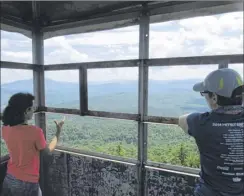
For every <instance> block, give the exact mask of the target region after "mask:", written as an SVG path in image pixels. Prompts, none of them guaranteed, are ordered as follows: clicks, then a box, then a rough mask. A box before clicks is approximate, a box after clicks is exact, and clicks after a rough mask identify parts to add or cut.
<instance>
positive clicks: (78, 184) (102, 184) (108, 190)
mask: <svg viewBox="0 0 244 196" xmlns="http://www.w3.org/2000/svg"><path fill="white" fill-rule="evenodd" d="M45 168H46V172H45V174H47V176H46V177H45V190H44V192H45V195H60V196H110V195H111V196H133V195H136V185H137V175H136V166H134V165H127V164H122V163H116V162H111V161H106V160H99V159H94V158H90V157H84V156H78V155H71V154H65V153H59V152H55V154H54V155H53V156H52V157H50V158H49V160H46V163H45Z"/></svg>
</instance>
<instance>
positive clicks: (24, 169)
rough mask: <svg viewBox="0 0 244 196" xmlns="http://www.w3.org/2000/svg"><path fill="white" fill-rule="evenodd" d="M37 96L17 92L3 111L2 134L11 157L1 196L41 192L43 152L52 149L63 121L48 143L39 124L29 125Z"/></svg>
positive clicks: (31, 195)
mask: <svg viewBox="0 0 244 196" xmlns="http://www.w3.org/2000/svg"><path fill="white" fill-rule="evenodd" d="M34 99H35V97H34V96H33V95H32V94H29V93H17V94H14V95H13V96H12V97H11V98H10V99H9V102H8V105H7V107H6V108H5V110H4V112H3V119H2V121H3V127H2V137H3V139H4V141H5V143H6V146H7V149H8V152H9V156H10V159H9V161H8V167H7V173H6V176H5V178H4V181H3V187H2V194H1V195H2V196H41V195H42V193H41V190H40V186H39V183H38V182H39V175H40V174H39V168H40V153H44V154H49V153H50V152H52V151H53V150H54V149H55V147H56V145H57V142H58V140H59V136H60V132H61V129H62V126H63V124H64V120H63V121H61V122H56V121H54V122H55V124H56V129H57V130H56V134H55V136H54V138H53V139H52V141H51V142H50V144H49V145H47V144H46V140H45V137H44V134H43V131H42V129H41V128H40V127H37V126H34V125H29V124H28V121H29V120H31V119H32V117H33V113H34V112H35V111H36V107H35V106H34V103H33V102H34Z"/></svg>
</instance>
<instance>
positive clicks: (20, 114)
mask: <svg viewBox="0 0 244 196" xmlns="http://www.w3.org/2000/svg"><path fill="white" fill-rule="evenodd" d="M34 100H35V97H34V96H33V95H32V94H30V93H16V94H14V95H12V97H10V99H9V101H8V105H7V107H6V108H5V109H4V111H3V118H2V121H3V125H5V126H15V125H18V124H21V123H24V121H25V112H26V110H27V109H28V108H29V107H32V106H33V101H34Z"/></svg>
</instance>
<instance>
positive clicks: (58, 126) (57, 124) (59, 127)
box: [54, 116, 65, 130]
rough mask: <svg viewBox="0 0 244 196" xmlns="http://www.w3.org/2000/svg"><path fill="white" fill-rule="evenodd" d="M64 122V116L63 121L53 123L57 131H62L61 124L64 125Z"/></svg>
mask: <svg viewBox="0 0 244 196" xmlns="http://www.w3.org/2000/svg"><path fill="white" fill-rule="evenodd" d="M64 121H65V116H64V118H63V120H62V121H60V122H57V121H56V120H55V121H54V123H55V124H56V128H57V129H58V130H61V129H62V127H63V124H64Z"/></svg>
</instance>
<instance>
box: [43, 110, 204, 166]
mask: <svg viewBox="0 0 244 196" xmlns="http://www.w3.org/2000/svg"><path fill="white" fill-rule="evenodd" d="M62 117H63V115H60V114H47V119H48V123H47V140H48V141H51V139H52V137H53V136H54V133H55V124H54V123H53V121H54V120H55V119H57V120H61V119H62ZM137 132H138V130H137V123H136V122H133V121H125V120H115V119H112V120H111V119H106V120H105V119H100V118H93V117H79V116H73V115H66V122H65V125H64V127H63V132H62V134H61V138H60V145H62V146H65V147H70V148H76V149H82V150H89V151H93V152H99V153H105V154H109V155H114V156H121V157H126V158H134V159H136V158H137V146H138V145H137V142H138V140H137V136H138V133H137ZM148 132H149V133H148V159H149V160H150V161H155V162H162V163H168V164H173V165H182V166H188V167H194V168H199V167H200V161H199V153H198V149H197V146H196V144H195V141H194V139H193V138H191V137H190V136H188V135H186V134H185V133H184V132H183V131H182V130H181V129H180V128H179V127H178V126H175V125H158V124H149V126H148Z"/></svg>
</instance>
